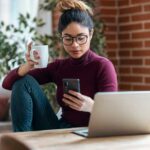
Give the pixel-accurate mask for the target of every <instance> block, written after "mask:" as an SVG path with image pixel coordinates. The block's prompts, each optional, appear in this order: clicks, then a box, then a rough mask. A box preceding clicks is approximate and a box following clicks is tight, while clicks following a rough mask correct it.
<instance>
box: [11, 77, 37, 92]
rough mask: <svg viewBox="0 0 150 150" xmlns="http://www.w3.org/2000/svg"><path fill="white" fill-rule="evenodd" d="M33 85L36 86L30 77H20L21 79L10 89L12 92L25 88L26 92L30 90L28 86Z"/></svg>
mask: <svg viewBox="0 0 150 150" xmlns="http://www.w3.org/2000/svg"><path fill="white" fill-rule="evenodd" d="M34 83H35V84H38V83H37V81H36V80H35V79H34V78H33V77H32V76H30V75H25V76H24V77H22V78H21V79H19V80H17V81H16V82H15V83H14V85H13V88H12V92H13V91H14V90H15V91H16V90H17V91H18V90H19V91H20V90H21V89H22V88H23V89H24V88H27V89H28V92H30V91H31V89H30V86H28V85H32V86H33V85H34Z"/></svg>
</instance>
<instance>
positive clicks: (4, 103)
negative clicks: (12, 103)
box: [0, 95, 9, 121]
mask: <svg viewBox="0 0 150 150" xmlns="http://www.w3.org/2000/svg"><path fill="white" fill-rule="evenodd" d="M8 102H9V97H7V96H3V95H0V121H3V120H5V119H6V118H7V115H8V110H9V103H8Z"/></svg>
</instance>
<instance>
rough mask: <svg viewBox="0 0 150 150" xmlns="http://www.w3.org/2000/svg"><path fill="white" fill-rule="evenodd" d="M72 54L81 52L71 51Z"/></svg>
mask: <svg viewBox="0 0 150 150" xmlns="http://www.w3.org/2000/svg"><path fill="white" fill-rule="evenodd" d="M71 53H72V54H80V51H71Z"/></svg>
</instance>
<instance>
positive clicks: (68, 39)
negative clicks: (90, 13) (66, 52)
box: [62, 35, 88, 46]
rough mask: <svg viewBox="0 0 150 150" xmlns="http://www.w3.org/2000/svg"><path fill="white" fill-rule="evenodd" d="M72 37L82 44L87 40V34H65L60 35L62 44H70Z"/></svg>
mask: <svg viewBox="0 0 150 150" xmlns="http://www.w3.org/2000/svg"><path fill="white" fill-rule="evenodd" d="M74 39H75V41H76V42H77V43H78V44H79V45H83V44H85V43H86V42H87V39H88V36H87V35H77V36H76V37H72V36H70V35H65V36H63V37H62V42H63V44H64V45H66V46H70V45H72V44H73V42H74Z"/></svg>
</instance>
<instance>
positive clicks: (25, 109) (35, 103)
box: [11, 75, 71, 132]
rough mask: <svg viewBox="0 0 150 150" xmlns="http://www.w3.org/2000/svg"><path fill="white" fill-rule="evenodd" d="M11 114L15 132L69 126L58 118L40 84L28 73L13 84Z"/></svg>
mask: <svg viewBox="0 0 150 150" xmlns="http://www.w3.org/2000/svg"><path fill="white" fill-rule="evenodd" d="M11 115H12V124H13V130H14V131H15V132H17V131H36V130H47V129H59V128H69V127H71V125H70V124H68V123H66V122H65V121H64V120H63V119H61V120H58V118H57V116H56V114H55V112H54V111H53V109H52V107H51V105H50V103H49V102H48V99H47V97H46V96H45V94H44V93H43V91H42V89H41V87H40V85H39V84H38V82H37V81H36V80H35V79H34V78H33V77H32V76H29V75H26V76H24V77H23V78H21V79H19V80H17V81H16V82H15V83H14V85H13V89H12V96H11Z"/></svg>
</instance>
